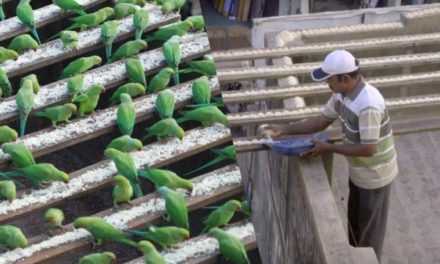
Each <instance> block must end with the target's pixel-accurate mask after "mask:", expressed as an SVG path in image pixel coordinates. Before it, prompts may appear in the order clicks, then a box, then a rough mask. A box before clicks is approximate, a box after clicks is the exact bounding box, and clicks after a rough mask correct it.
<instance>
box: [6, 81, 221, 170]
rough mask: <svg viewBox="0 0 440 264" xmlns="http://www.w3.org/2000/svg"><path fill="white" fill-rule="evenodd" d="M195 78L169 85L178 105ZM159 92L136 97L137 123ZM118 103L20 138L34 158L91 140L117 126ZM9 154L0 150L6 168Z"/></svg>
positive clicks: (189, 94)
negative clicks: (179, 83) (176, 84)
mask: <svg viewBox="0 0 440 264" xmlns="http://www.w3.org/2000/svg"><path fill="white" fill-rule="evenodd" d="M192 83H193V81H190V82H186V83H183V84H181V85H178V86H174V87H171V88H169V90H171V91H173V94H174V98H175V100H176V107H177V108H178V107H182V106H184V105H185V104H186V103H188V102H189V101H190V100H191V99H192V92H191V87H192ZM210 84H211V86H210V87H211V90H212V92H213V94H218V93H220V86H219V83H218V80H217V78H215V77H214V78H211V79H210ZM156 97H157V94H149V95H146V96H144V97H141V98H137V99H134V100H133V103H134V105H135V109H136V112H137V117H136V122H138V123H139V122H141V121H144V120H146V119H148V118H151V117H152V116H153V115H154V113H155V109H156V108H155V102H156ZM118 107H119V106H113V107H110V108H107V109H105V110H99V111H97V112H95V113H94V114H92V115H89V116H86V117H83V118H80V119H75V120H73V121H72V122H71V123H66V124H62V125H59V127H58V128H56V129H54V128H52V127H50V128H46V129H43V130H39V131H37V132H35V133H32V134H28V135H25V136H24V137H20V138H19V139H18V140H17V141H18V142H22V143H24V144H25V145H26V146H28V147H29V149H30V150H31V151H32V153H33V155H34V157H38V156H42V155H46V154H48V153H51V152H54V151H57V150H60V149H63V148H66V147H69V146H71V145H74V144H78V143H79V142H83V141H86V140H90V139H92V138H95V137H98V136H100V135H103V134H105V133H109V132H110V131H113V130H114V129H115V128H116V112H117V109H118ZM9 160H10V158H9V155H8V154H6V153H4V152H3V151H2V150H0V168H5V167H7V166H8V165H9V164H8V161H9Z"/></svg>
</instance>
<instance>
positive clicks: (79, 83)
mask: <svg viewBox="0 0 440 264" xmlns="http://www.w3.org/2000/svg"><path fill="white" fill-rule="evenodd" d="M83 85H84V75H82V74H77V75H75V76H73V77H70V78H69V80H68V81H67V91H68V93H69V96H70V97H71V98H72V99H73V98H75V97H76V96H77V95H78V94H80V93H82V91H83Z"/></svg>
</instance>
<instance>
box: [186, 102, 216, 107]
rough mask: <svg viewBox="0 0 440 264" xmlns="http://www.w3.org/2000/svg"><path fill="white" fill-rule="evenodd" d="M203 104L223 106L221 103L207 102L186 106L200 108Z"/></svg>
mask: <svg viewBox="0 0 440 264" xmlns="http://www.w3.org/2000/svg"><path fill="white" fill-rule="evenodd" d="M205 106H223V104H220V103H209V104H196V105H186V107H188V108H202V107H205Z"/></svg>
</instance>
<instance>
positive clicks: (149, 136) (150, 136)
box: [141, 133, 154, 142]
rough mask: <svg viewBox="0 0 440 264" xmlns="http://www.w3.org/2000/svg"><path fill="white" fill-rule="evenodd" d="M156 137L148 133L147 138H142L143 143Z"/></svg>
mask: <svg viewBox="0 0 440 264" xmlns="http://www.w3.org/2000/svg"><path fill="white" fill-rule="evenodd" d="M152 137H154V135H153V134H150V133H148V134H147V135H146V136H145V137H143V138H141V141H142V142H144V141H145V140H147V139H149V138H152Z"/></svg>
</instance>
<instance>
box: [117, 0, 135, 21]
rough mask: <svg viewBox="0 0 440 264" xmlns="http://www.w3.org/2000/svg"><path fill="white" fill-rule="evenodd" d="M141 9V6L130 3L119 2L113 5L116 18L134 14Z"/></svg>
mask: <svg viewBox="0 0 440 264" xmlns="http://www.w3.org/2000/svg"><path fill="white" fill-rule="evenodd" d="M139 9H140V7H139V6H138V5H134V4H129V3H119V4H116V5H115V7H113V10H115V19H121V18H124V17H126V16H129V15H133V14H134V13H136V11H138V10H139Z"/></svg>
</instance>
